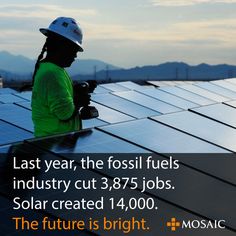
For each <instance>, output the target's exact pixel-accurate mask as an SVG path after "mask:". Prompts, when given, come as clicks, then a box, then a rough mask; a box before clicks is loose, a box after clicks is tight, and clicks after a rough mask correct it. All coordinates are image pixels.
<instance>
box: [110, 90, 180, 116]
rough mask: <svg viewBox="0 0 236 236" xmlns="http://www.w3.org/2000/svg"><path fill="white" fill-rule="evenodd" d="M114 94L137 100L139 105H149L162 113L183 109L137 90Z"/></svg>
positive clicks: (133, 100)
mask: <svg viewBox="0 0 236 236" xmlns="http://www.w3.org/2000/svg"><path fill="white" fill-rule="evenodd" d="M114 94H115V95H117V96H119V97H122V98H125V99H127V100H129V101H132V102H135V103H137V104H139V105H142V106H145V107H148V108H150V109H152V110H155V111H157V112H160V113H162V114H165V113H171V112H177V111H181V109H180V108H178V107H175V106H172V105H170V104H168V103H165V102H162V101H160V100H157V99H155V98H152V97H149V96H146V95H144V94H141V93H138V92H136V91H127V92H116V93H114Z"/></svg>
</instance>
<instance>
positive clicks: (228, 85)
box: [211, 80, 236, 92]
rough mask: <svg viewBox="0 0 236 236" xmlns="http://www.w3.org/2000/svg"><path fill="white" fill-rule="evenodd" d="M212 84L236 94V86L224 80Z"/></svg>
mask: <svg viewBox="0 0 236 236" xmlns="http://www.w3.org/2000/svg"><path fill="white" fill-rule="evenodd" d="M211 83H213V84H216V85H218V86H221V87H223V88H226V89H229V90H232V91H234V92H236V85H235V84H232V83H229V82H226V81H224V80H214V81H211Z"/></svg>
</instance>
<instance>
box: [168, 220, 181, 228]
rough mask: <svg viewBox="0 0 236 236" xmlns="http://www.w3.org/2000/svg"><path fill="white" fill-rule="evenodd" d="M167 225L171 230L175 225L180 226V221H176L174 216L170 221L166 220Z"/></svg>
mask: <svg viewBox="0 0 236 236" xmlns="http://www.w3.org/2000/svg"><path fill="white" fill-rule="evenodd" d="M166 225H167V227H171V231H175V230H176V228H177V227H180V222H178V221H176V219H175V218H171V221H170V222H167V224H166Z"/></svg>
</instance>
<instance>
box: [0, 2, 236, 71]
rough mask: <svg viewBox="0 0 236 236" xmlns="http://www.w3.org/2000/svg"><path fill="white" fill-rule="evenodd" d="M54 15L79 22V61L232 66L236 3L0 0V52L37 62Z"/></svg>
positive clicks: (235, 59)
mask: <svg viewBox="0 0 236 236" xmlns="http://www.w3.org/2000/svg"><path fill="white" fill-rule="evenodd" d="M57 16H70V17H73V18H75V19H76V20H77V21H78V22H80V24H81V26H82V28H83V32H84V41H83V45H84V48H85V51H84V53H81V54H79V58H81V59H89V58H93V59H100V60H104V61H106V62H108V63H112V64H114V65H117V66H122V67H132V66H136V65H138V66H141V65H147V64H152V65H154V64H160V63H163V62H166V61H184V62H187V63H189V64H192V65H195V64H199V63H202V62H206V63H210V64H219V63H229V64H234V65H235V64H236V0H83V1H81V0H67V1H66V0H64V1H56V0H40V1H33V0H31V1H30V0H15V1H11V0H7V1H5V0H4V1H3V0H0V30H1V34H0V50H7V51H9V52H11V53H13V54H22V55H25V56H27V57H30V58H36V57H37V56H38V54H39V52H40V51H41V47H42V45H43V42H44V40H45V38H44V36H43V35H42V34H40V33H39V31H38V29H39V28H40V27H48V25H49V23H50V22H51V21H52V20H53V19H54V18H56V17H57Z"/></svg>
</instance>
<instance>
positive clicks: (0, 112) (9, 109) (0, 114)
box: [0, 104, 34, 132]
mask: <svg viewBox="0 0 236 236" xmlns="http://www.w3.org/2000/svg"><path fill="white" fill-rule="evenodd" d="M0 119H2V120H5V121H7V122H9V123H12V124H14V125H16V126H19V127H21V128H23V129H26V130H28V131H30V132H33V131H34V126H33V122H32V119H31V111H29V110H27V109H25V108H22V107H19V106H17V105H15V104H2V105H0Z"/></svg>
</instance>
